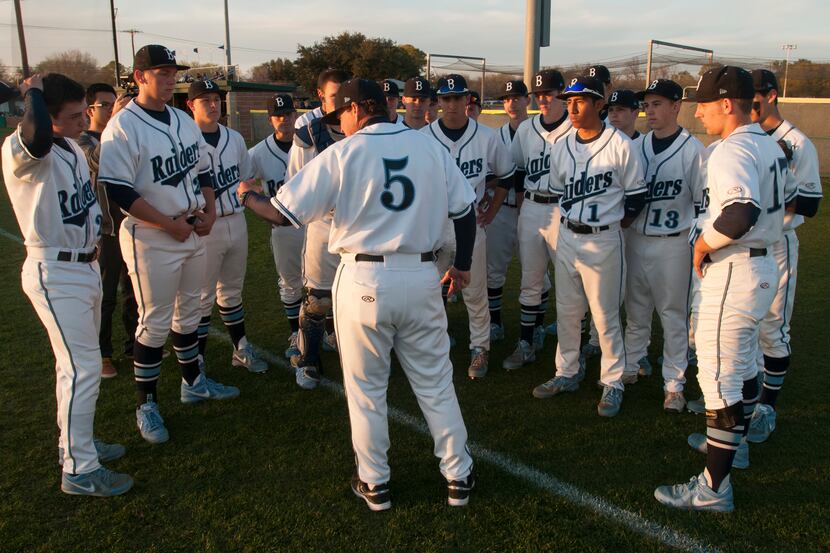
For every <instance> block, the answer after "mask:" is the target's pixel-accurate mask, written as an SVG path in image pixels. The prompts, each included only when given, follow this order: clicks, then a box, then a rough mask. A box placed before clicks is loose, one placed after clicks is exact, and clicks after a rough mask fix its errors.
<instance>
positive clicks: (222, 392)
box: [181, 373, 239, 403]
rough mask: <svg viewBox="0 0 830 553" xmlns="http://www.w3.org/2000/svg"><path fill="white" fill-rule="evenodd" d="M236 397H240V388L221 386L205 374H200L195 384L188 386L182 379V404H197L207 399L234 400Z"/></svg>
mask: <svg viewBox="0 0 830 553" xmlns="http://www.w3.org/2000/svg"><path fill="white" fill-rule="evenodd" d="M235 397H239V388H237V387H235V386H225V385H224V384H220V383H218V382H216V381H215V380H212V379H210V378H208V377H207V375H205V373H200V374H199V376H197V377H196V380H194V381H193V384H188V383H187V381H186V380H185V379H182V385H181V401H182V403H197V402H199V401H204V400H206V399H233V398H235Z"/></svg>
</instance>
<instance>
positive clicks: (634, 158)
mask: <svg viewBox="0 0 830 553" xmlns="http://www.w3.org/2000/svg"><path fill="white" fill-rule="evenodd" d="M620 144H621V147H620V157H621V159H620V163H621V166H622V168H623V171H622V175H621V176H622V185H623V190H624V191H625V195H626V196H632V195H635V194H644V193H645V192H646V190H647V188H646V179H645V177H644V176H643V163H642V158H641V157H640V154H638V153H637V152H636V151H635V148H636V146H635V145H634V143H633V142H631V141H630V140H628V141H625V140H622V141H620Z"/></svg>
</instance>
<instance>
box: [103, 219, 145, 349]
mask: <svg viewBox="0 0 830 553" xmlns="http://www.w3.org/2000/svg"><path fill="white" fill-rule="evenodd" d="M100 248H101V249H100V251H99V252H98V263H99V265H100V266H101V288H102V289H103V293H104V297H103V299H102V300H101V330H100V332H99V333H98V344H99V345H100V346H101V357H112V353H113V352H112V314H113V313H115V305H116V303H117V301H118V283H119V281H120V282H121V299H122V305H121V322H122V323H123V324H124V332H125V333H126V338H125V340H124V354H125V355H132V354H133V341H134V340H135V328H136V326H138V306H137V305H136V303H135V295H134V294H133V285H132V282H130V277H129V275H127V266H126V265H125V264H124V259H123V258H122V257H121V246H120V245H119V244H118V237H117V236H106V235H105V236H102V237H101V244H100Z"/></svg>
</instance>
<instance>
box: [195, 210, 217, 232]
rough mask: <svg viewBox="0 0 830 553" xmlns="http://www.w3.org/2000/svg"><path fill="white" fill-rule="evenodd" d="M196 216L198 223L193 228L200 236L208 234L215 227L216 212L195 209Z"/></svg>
mask: <svg viewBox="0 0 830 553" xmlns="http://www.w3.org/2000/svg"><path fill="white" fill-rule="evenodd" d="M193 215H195V216H196V224H195V225H193V230H194V231H196V234H198V235H199V236H207V235H208V234H210V229H212V228H213V223H215V222H216V213H205V212H204V211H194V212H193Z"/></svg>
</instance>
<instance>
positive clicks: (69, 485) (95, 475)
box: [61, 467, 133, 497]
mask: <svg viewBox="0 0 830 553" xmlns="http://www.w3.org/2000/svg"><path fill="white" fill-rule="evenodd" d="M132 487H133V479H132V478H131V477H130V476H129V475H127V474H121V473H118V472H113V471H111V470H109V469H108V468H106V467H99V468H98V469H97V470H94V471H92V472H88V473H86V474H67V473H65V472H64V473H63V478H62V479H61V490H62V491H63V493H67V494H69V495H90V496H93V497H112V496H114V495H121V494H123V493H127V492H128V491H129V490H130V488H132Z"/></svg>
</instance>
